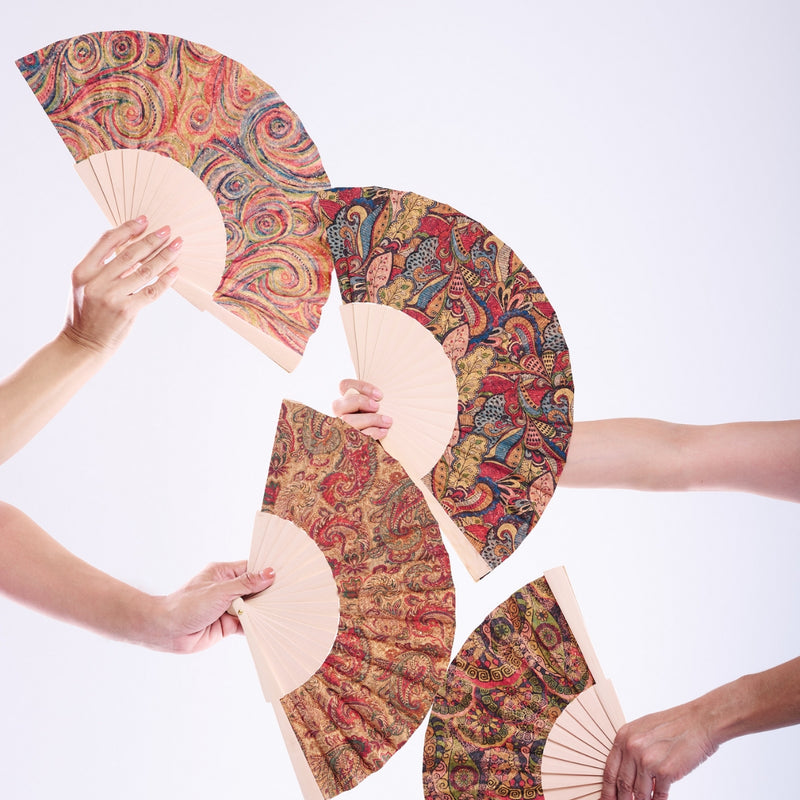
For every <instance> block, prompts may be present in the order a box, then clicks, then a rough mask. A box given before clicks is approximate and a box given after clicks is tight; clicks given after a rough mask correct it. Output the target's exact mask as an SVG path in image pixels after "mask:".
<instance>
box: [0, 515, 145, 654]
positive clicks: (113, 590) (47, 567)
mask: <svg viewBox="0 0 800 800" xmlns="http://www.w3.org/2000/svg"><path fill="white" fill-rule="evenodd" d="M0 592H2V593H3V594H5V595H7V596H8V597H10V598H12V599H14V600H16V601H18V602H20V603H23V604H25V605H27V606H30V607H32V608H35V609H36V610H38V611H41V612H43V613H45V614H48V615H50V616H53V617H56V618H58V619H61V620H63V621H65V622H70V623H72V624H75V625H80V626H82V627H86V628H90V629H91V630H93V631H96V632H97V633H101V634H103V635H105V636H109V637H111V638H115V639H123V640H126V641H130V642H136V643H140V644H145V643H147V642H146V638H147V637H146V636H145V631H146V629H147V628H148V624H149V625H150V626H152V619H153V616H154V612H155V608H154V607H155V605H156V603H157V602H158V601H157V599H156V598H153V597H150V596H149V595H146V594H144V593H143V592H140V591H138V590H137V589H134V588H133V587H131V586H128V585H127V584H125V583H122V582H121V581H118V580H116V579H115V578H112V577H111V576H110V575H106V574H105V573H104V572H101V571H100V570H98V569H95V568H94V567H92V566H91V565H89V564H87V563H86V562H85V561H82V560H81V559H79V558H78V557H77V556H75V555H73V554H72V553H70V552H69V551H68V550H66V549H65V548H64V547H62V546H61V545H60V544H59V543H58V542H56V541H55V540H54V539H53V538H52V537H50V536H49V535H48V534H47V533H46V532H45V531H44V530H42V528H40V527H39V526H38V525H37V524H36V523H35V522H34V521H33V520H32V519H30V518H29V517H28V516H26V515H25V514H23V513H22V512H21V511H19V509H16V508H14V507H13V506H10V505H8V504H6V503H0Z"/></svg>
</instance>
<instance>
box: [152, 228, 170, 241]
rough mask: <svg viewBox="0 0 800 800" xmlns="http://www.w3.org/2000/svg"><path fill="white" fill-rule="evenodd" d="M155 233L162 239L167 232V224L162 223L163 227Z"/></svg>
mask: <svg viewBox="0 0 800 800" xmlns="http://www.w3.org/2000/svg"><path fill="white" fill-rule="evenodd" d="M155 233H156V236H158V237H160V238H161V239H163V238H164V237H165V236H166V235H167V234H168V233H169V225H164V227H163V228H159V229H158V230H157V231H156V232H155Z"/></svg>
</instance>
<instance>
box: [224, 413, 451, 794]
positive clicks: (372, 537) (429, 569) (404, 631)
mask: <svg viewBox="0 0 800 800" xmlns="http://www.w3.org/2000/svg"><path fill="white" fill-rule="evenodd" d="M269 548H271V550H270V552H267V550H268V549H269ZM273 554H274V555H273ZM266 561H269V563H270V564H272V565H273V566H274V567H275V574H276V579H275V583H273V585H272V587H270V589H269V590H267V591H265V592H263V593H261V594H260V595H258V596H256V597H253V598H249V599H247V600H244V601H241V602H240V603H238V604H236V610H237V613H239V615H240V619H241V620H242V627H243V628H244V630H245V633H246V634H247V637H248V642H249V643H250V648H251V651H252V652H253V656H254V659H255V662H256V666H257V669H258V672H259V676H260V679H261V684H262V688H263V689H264V694H265V696H266V698H267V700H269V701H270V702H272V704H273V708H274V710H275V713H276V716H277V717H278V721H279V724H280V726H281V732H282V733H283V736H284V740H285V741H286V744H287V748H288V750H289V753H290V755H291V757H292V762H293V764H294V767H295V771H296V772H297V775H298V780H299V781H300V784H301V787H302V789H303V793H304V796H305V797H306V798H312V797H313V798H318V797H325V798H328V797H334V796H335V795H337V794H339V793H340V792H343V791H345V790H347V789H350V788H352V787H353V786H355V785H356V784H357V783H359V782H360V781H361V780H363V779H364V778H366V777H367V776H368V775H370V774H371V773H372V772H374V771H376V770H377V769H379V768H380V767H381V766H382V765H383V764H384V763H385V762H386V761H387V760H388V759H389V758H390V757H391V755H392V754H393V753H395V752H396V751H397V749H398V748H400V747H401V746H402V745H403V744H404V743H405V742H406V741H407V739H408V737H409V736H410V735H411V734H412V733H413V732H414V730H415V729H416V728H417V727H418V726H419V724H420V723H421V722H422V720H423V718H424V717H425V714H426V713H427V711H428V709H429V707H430V704H431V702H432V700H433V696H434V693H435V692H436V691H437V690H438V688H439V686H440V684H441V681H442V680H443V678H444V673H445V671H446V669H447V662H448V659H449V657H450V648H451V646H452V640H453V632H454V628H455V618H454V615H455V595H454V589H453V584H452V580H451V577H450V565H449V561H448V558H447V552H446V550H445V548H444V546H443V544H442V541H441V536H440V535H439V531H438V528H437V527H436V524H435V522H434V520H433V518H432V517H431V515H430V512H429V511H428V508H427V505H426V504H425V501H424V500H423V498H422V496H421V494H420V493H419V491H418V490H417V488H416V487H415V486H414V484H413V482H412V481H411V479H410V478H409V477H408V475H407V474H406V473H405V472H404V470H403V469H402V467H401V466H400V465H399V464H398V463H397V462H396V461H395V460H394V459H393V458H392V457H391V456H390V455H388V454H387V453H386V452H384V451H383V449H382V448H381V447H380V446H379V445H378V444H377V442H375V441H373V440H372V439H370V438H369V437H367V436H364V435H363V434H361V433H359V432H358V431H356V430H354V429H353V428H351V427H350V426H349V425H346V424H345V423H343V422H342V421H341V420H337V419H334V418H331V417H327V416H326V415H324V414H320V413H318V412H315V411H313V410H312V409H310V408H307V407H305V406H301V405H299V404H295V403H290V402H288V401H285V402H284V404H283V407H282V409H281V414H280V419H279V422H278V429H277V433H276V437H275V446H274V449H273V454H272V460H271V464H270V471H269V477H268V479H267V485H266V489H265V492H264V503H263V506H262V513H261V514H259V516H258V517H257V520H256V529H255V532H254V537H253V547H252V550H251V561H250V563H249V565H248V566H249V568H251V569H257V568H259V566H262V565H263V564H265V563H266ZM326 572H327V575H326V574H325V573H326ZM281 574H285V575H286V578H287V579H286V580H285V581H281ZM301 582H302V584H303V587H304V588H303V589H302V591H298V589H300V584H301ZM273 588H275V589H276V590H277V591H276V592H275V593H273V592H272V589H273ZM271 595H272V598H271V597H270V596H271ZM334 601H335V602H334ZM337 620H338V627H337ZM297 625H301V628H299V629H298V628H296V626H297ZM295 630H298V634H297V636H295V635H294V631H295Z"/></svg>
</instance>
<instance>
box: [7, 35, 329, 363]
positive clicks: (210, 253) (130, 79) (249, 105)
mask: <svg viewBox="0 0 800 800" xmlns="http://www.w3.org/2000/svg"><path fill="white" fill-rule="evenodd" d="M17 66H18V67H19V69H20V71H21V72H22V74H23V76H24V78H25V80H26V81H27V82H28V85H29V86H30V88H31V89H32V90H33V92H34V94H35V95H36V98H37V99H38V100H39V102H40V103H41V105H42V106H43V108H44V110H45V111H46V112H47V115H48V116H49V117H50V120H51V121H52V122H53V124H54V125H55V127H56V129H57V130H58V132H59V134H60V135H61V138H62V139H63V141H64V143H65V144H66V145H67V147H68V148H69V150H70V152H71V153H72V155H73V157H74V158H75V160H76V162H77V167H78V174H79V175H80V177H81V178H82V179H83V181H84V182H85V183H86V185H87V187H89V189H90V191H91V192H92V195H93V196H94V197H95V199H96V200H97V201H98V203H99V204H100V206H101V208H102V209H103V211H104V213H105V214H106V216H107V217H108V219H109V220H111V221H112V222H113V223H114V224H118V223H119V222H121V221H123V220H124V219H126V218H130V217H135V216H137V215H138V214H141V213H144V214H147V215H148V217H149V218H150V222H151V228H152V227H153V226H154V225H157V226H160V225H161V224H163V223H169V224H170V225H171V227H172V229H173V231H175V233H177V234H180V235H181V236H183V238H184V240H185V242H186V244H185V246H184V248H183V250H182V253H181V257H180V260H179V264H180V266H181V274H180V278H179V280H178V282H176V284H175V287H176V289H177V290H178V291H179V292H180V293H181V294H183V295H184V296H185V297H186V298H187V299H188V300H190V301H191V302H192V303H193V304H194V305H196V306H197V307H198V308H200V309H202V310H207V311H209V312H210V313H212V314H213V315H214V316H216V317H218V318H219V319H221V320H222V321H223V322H225V324H227V325H228V326H230V327H231V328H233V329H234V330H236V331H237V332H238V333H239V334H240V335H242V336H244V337H245V338H247V339H248V340H249V341H251V342H252V343H254V344H256V345H257V346H258V347H259V348H261V349H262V350H263V351H264V352H265V353H266V354H267V355H269V356H270V357H271V358H273V359H274V360H275V361H277V362H278V363H279V364H280V365H281V366H282V367H284V368H285V369H287V370H289V369H292V368H293V367H294V366H295V365H296V364H297V362H298V361H299V359H300V356H301V355H302V352H303V349H304V348H305V344H306V342H307V340H308V337H309V336H310V335H311V333H313V332H314V330H315V329H316V327H317V324H318V322H319V315H320V313H321V309H322V306H323V305H324V303H325V300H326V299H327V295H328V290H329V288H330V272H331V267H330V266H328V265H327V263H328V262H327V260H326V259H328V258H329V256H328V255H327V250H326V248H325V247H324V245H323V244H322V242H321V240H320V236H321V230H320V225H319V222H318V219H319V214H318V211H317V210H316V203H317V198H316V194H315V190H317V189H320V188H322V187H325V186H327V185H328V180H327V177H326V175H325V171H324V170H323V168H322V164H321V162H320V158H319V154H318V153H317V149H316V147H315V145H314V143H313V142H312V141H311V139H310V138H309V136H308V134H307V133H306V131H305V129H304V128H303V125H302V123H301V122H300V120H299V119H298V118H297V116H296V115H295V114H294V112H293V111H292V110H291V109H290V108H289V107H288V106H287V105H286V104H285V103H284V102H283V101H282V100H281V98H280V97H279V96H278V94H277V93H276V92H275V90H274V89H273V88H272V87H271V86H269V85H267V84H266V83H264V82H263V81H262V80H260V79H259V78H257V77H256V76H255V75H253V74H252V73H251V72H250V71H249V70H247V69H246V68H245V67H243V66H242V65H241V64H238V63H236V62H235V61H233V60H231V59H229V58H227V57H226V56H223V55H220V54H219V53H217V52H215V51H214V50H212V49H210V48H208V47H205V46H203V45H199V44H195V43H194V42H190V41H187V40H184V39H180V38H178V37H176V36H167V35H162V34H153V33H145V32H142V31H111V32H100V33H90V34H86V35H84V36H76V37H74V38H72V39H65V40H63V41H60V42H55V43H54V44H51V45H48V46H47V47H44V48H42V49H41V50H38V51H36V52H35V53H31V54H30V55H28V56H25V57H24V58H21V59H19V61H18V62H17ZM151 154H158V155H160V156H162V157H161V158H157V157H155V156H154V155H151ZM320 265H324V268H322V269H320Z"/></svg>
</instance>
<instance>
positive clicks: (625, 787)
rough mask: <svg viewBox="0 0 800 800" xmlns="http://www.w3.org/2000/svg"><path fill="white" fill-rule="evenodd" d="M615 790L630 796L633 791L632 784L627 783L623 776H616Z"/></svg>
mask: <svg viewBox="0 0 800 800" xmlns="http://www.w3.org/2000/svg"><path fill="white" fill-rule="evenodd" d="M617 791H618V792H622V793H623V794H624V795H626V796H630V795H631V794H632V792H633V784H631V783H628V781H627V780H626V779H625V778H620V777H617Z"/></svg>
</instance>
